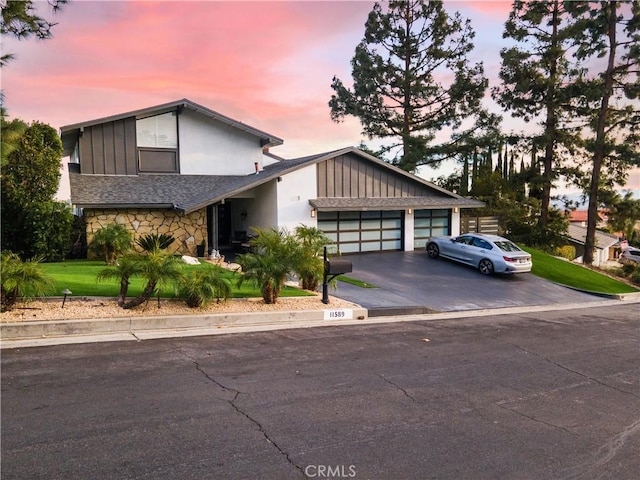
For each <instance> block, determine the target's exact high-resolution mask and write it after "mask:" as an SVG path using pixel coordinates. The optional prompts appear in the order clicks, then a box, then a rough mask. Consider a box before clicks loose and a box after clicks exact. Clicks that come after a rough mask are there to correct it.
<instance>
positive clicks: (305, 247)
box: [295, 225, 333, 291]
mask: <svg viewBox="0 0 640 480" xmlns="http://www.w3.org/2000/svg"><path fill="white" fill-rule="evenodd" d="M295 237H296V240H297V241H298V252H297V255H296V265H295V271H296V272H297V273H298V275H299V276H300V279H301V280H302V288H303V289H304V290H311V291H316V290H317V289H318V285H320V282H322V278H323V274H324V261H323V256H322V255H323V249H324V247H325V246H326V245H328V244H330V243H333V242H332V241H331V239H330V238H329V237H327V235H325V234H324V232H323V231H322V230H320V229H318V228H316V227H308V226H306V225H299V226H297V227H296V229H295Z"/></svg>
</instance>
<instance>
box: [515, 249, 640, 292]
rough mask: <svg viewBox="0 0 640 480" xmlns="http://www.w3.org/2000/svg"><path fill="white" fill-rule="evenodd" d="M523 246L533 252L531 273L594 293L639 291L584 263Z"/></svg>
mask: <svg viewBox="0 0 640 480" xmlns="http://www.w3.org/2000/svg"><path fill="white" fill-rule="evenodd" d="M522 248H523V250H525V251H527V252H528V253H530V254H531V258H532V260H533V269H532V270H531V273H533V274H534V275H536V276H538V277H542V278H544V279H546V280H550V281H552V282H555V283H559V284H562V285H566V286H568V287H573V288H577V289H580V290H585V291H587V292H593V293H605V294H623V293H632V292H638V291H639V290H638V289H637V288H634V287H632V286H631V285H627V284H626V283H624V282H620V281H618V280H615V279H613V278H610V277H608V276H606V275H603V274H601V273H598V272H595V271H593V270H590V269H588V268H586V267H583V266H582V265H577V264H575V263H571V262H568V261H566V260H562V259H559V258H556V257H554V256H552V255H549V254H547V253H544V252H541V251H539V250H535V249H533V248H529V247H522Z"/></svg>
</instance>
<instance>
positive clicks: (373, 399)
mask: <svg viewBox="0 0 640 480" xmlns="http://www.w3.org/2000/svg"><path fill="white" fill-rule="evenodd" d="M639 328H640V318H639V316H638V309H637V304H631V305H624V304H620V305H619V306H613V307H611V306H609V307H607V308H584V309H577V310H566V311H561V312H550V311H546V312H538V313H532V312H529V313H521V314H513V315H501V316H486V317H468V318H458V319H446V320H445V319H439V320H433V321H416V322H410V323H394V324H380V325H363V326H351V327H346V326H345V327H327V328H314V329H299V330H286V331H273V332H262V333H248V334H237V335H222V336H211V337H197V338H189V339H165V340H153V341H143V342H138V343H136V342H120V343H101V344H85V345H66V346H55V347H47V348H27V349H13V350H7V351H3V352H2V378H1V387H2V431H1V441H2V458H1V460H2V478H3V479H25V478H29V479H38V478H43V479H44V478H46V479H87V478H95V479H102V478H104V479H107V478H108V479H113V478H121V479H128V478H136V479H140V478H153V479H178V478H179V479H302V478H355V479H383V480H384V479H456V480H464V479H473V480H478V479H565V480H568V479H574V480H575V479H594V478H599V479H616V480H625V479H635V478H637V472H638V471H640V456H638V454H637V453H638V451H639V450H640V371H639V369H640V349H639V340H640V338H639V337H640V330H639Z"/></svg>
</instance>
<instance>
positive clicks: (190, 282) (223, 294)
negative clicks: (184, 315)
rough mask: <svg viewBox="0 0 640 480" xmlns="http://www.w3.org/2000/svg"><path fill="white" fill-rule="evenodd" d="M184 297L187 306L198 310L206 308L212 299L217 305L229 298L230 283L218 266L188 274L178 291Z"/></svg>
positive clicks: (230, 292) (230, 291)
mask: <svg viewBox="0 0 640 480" xmlns="http://www.w3.org/2000/svg"><path fill="white" fill-rule="evenodd" d="M178 292H179V293H178V294H179V295H180V297H184V298H185V299H186V302H187V306H189V307H190V308H198V307H205V306H207V305H208V304H209V303H210V302H211V301H213V299H216V300H217V302H218V303H220V300H221V299H222V300H223V301H226V300H228V299H229V298H231V294H232V289H231V282H230V281H229V279H228V278H226V277H225V274H224V270H223V269H222V268H220V267H218V266H215V265H214V266H213V267H212V268H207V269H205V270H194V271H192V272H190V273H189V274H188V275H187V276H185V277H184V279H183V280H182V282H181V285H180V289H179V291H178Z"/></svg>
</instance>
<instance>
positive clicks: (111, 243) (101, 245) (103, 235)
mask: <svg viewBox="0 0 640 480" xmlns="http://www.w3.org/2000/svg"><path fill="white" fill-rule="evenodd" d="M131 242H132V237H131V233H130V232H129V231H128V230H127V229H126V228H125V227H124V226H122V225H118V224H115V223H111V224H109V225H107V226H106V227H104V228H101V229H99V230H98V231H97V232H96V234H95V235H94V237H93V240H92V241H91V244H90V245H89V249H90V250H91V251H92V252H93V253H95V254H96V255H99V256H102V257H103V258H104V261H105V263H106V264H107V265H115V263H116V259H117V258H118V256H119V255H122V254H123V253H126V252H127V251H128V250H129V249H130V248H131Z"/></svg>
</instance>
